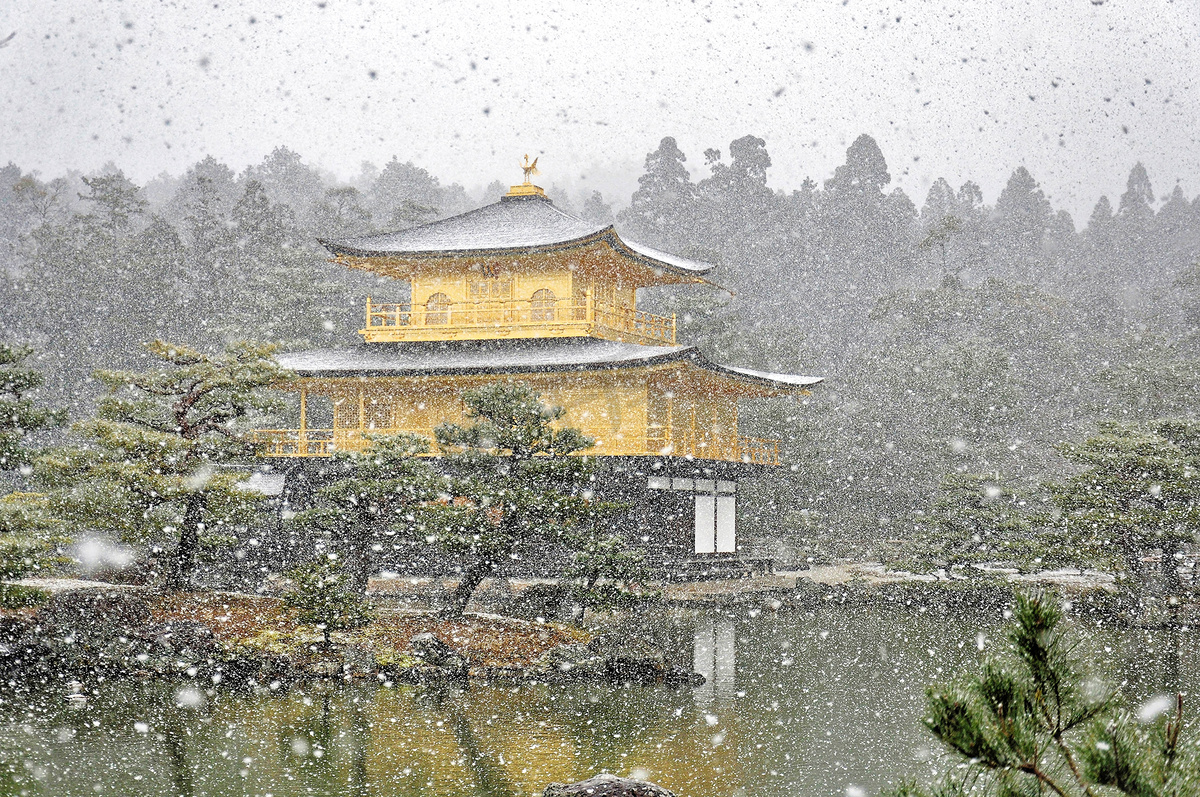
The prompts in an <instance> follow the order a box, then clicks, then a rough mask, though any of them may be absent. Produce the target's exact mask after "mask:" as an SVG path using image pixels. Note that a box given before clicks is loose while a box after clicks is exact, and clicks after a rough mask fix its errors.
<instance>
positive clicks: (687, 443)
mask: <svg viewBox="0 0 1200 797" xmlns="http://www.w3.org/2000/svg"><path fill="white" fill-rule="evenodd" d="M403 431H405V430H401V429H371V430H362V429H357V428H352V429H337V430H334V429H256V430H254V431H253V432H251V433H250V435H251V437H250V439H251V440H252V441H253V442H254V443H256V444H257V445H258V446H259V454H260V455H261V456H264V457H328V456H330V455H331V454H333V452H334V451H359V450H361V449H364V448H366V447H367V446H368V445H370V443H371V437H373V436H378V435H388V434H400V433H401V432H403ZM426 436H432V435H431V434H426ZM587 453H595V454H599V455H601V456H603V455H604V453H605V452H604V451H593V452H587ZM620 453H621V454H622V455H627V456H674V457H686V456H691V457H695V458H696V459H710V460H723V461H726V462H745V463H750V464H755V465H778V464H779V441H778V440H770V439H767V438H763V437H740V436H739V437H720V436H717V435H711V434H690V433H689V434H683V435H678V436H675V437H672V436H671V435H670V433H669V430H668V429H666V428H665V427H662V426H658V425H656V424H652V425H651V426H650V427H649V428H648V429H647V430H646V448H645V450H644V451H621V452H620Z"/></svg>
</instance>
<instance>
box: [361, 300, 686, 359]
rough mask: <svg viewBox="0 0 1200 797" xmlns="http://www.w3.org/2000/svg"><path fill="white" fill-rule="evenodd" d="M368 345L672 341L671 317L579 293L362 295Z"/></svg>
mask: <svg viewBox="0 0 1200 797" xmlns="http://www.w3.org/2000/svg"><path fill="white" fill-rule="evenodd" d="M359 334H360V335H362V336H363V338H364V339H365V340H366V341H367V342H368V343H399V342H413V341H442V340H503V339H513V338H569V337H594V338H603V339H604V340H614V341H621V342H625V343H638V344H643V345H651V346H674V345H675V317H674V316H671V317H670V318H666V317H664V316H658V315H654V314H653V313H646V312H643V311H641V310H636V309H633V308H630V307H619V306H614V305H610V304H606V303H603V302H599V301H596V300H595V298H594V297H593V296H592V295H591V293H590V292H589V293H588V294H586V295H585V296H581V297H575V298H569V299H559V298H557V297H555V295H554V294H553V293H551V292H550V291H538V292H536V293H534V294H533V296H532V298H530V299H509V300H500V301H480V302H452V301H450V299H449V297H447V296H446V295H445V294H434V295H433V296H431V297H430V298H429V300H428V301H427V302H425V303H424V304H418V305H416V306H414V305H412V304H401V303H395V302H389V303H378V302H372V301H371V299H369V298H368V299H367V312H366V326H365V327H364V328H363V329H360V330H359Z"/></svg>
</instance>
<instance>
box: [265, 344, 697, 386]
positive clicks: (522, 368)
mask: <svg viewBox="0 0 1200 797" xmlns="http://www.w3.org/2000/svg"><path fill="white" fill-rule="evenodd" d="M693 352H694V349H693V348H692V347H689V346H680V347H677V348H676V350H674V351H669V352H659V353H656V354H652V355H648V356H645V357H624V358H616V359H595V360H586V361H576V362H561V361H560V362H543V363H538V362H513V363H486V362H485V363H480V364H478V365H449V366H447V365H442V366H439V365H436V364H432V365H429V366H426V367H414V366H392V367H388V366H366V365H364V366H358V367H354V366H346V367H323V368H321V367H313V366H311V365H310V366H308V367H305V365H303V364H301V363H296V362H292V363H289V364H286V365H284V367H286V368H288V370H290V371H292V372H293V373H295V374H296V375H297V376H299V377H302V378H307V379H338V378H348V377H377V378H384V377H417V376H480V375H487V374H546V373H564V372H567V373H577V372H583V371H612V370H617V369H622V368H651V367H654V366H658V365H667V364H670V363H673V362H677V361H679V360H683V359H688V358H689V357H690V356H691V355H692V354H693ZM294 359H295V358H294ZM286 361H287V356H286V355H284V356H283V357H281V358H280V363H281V364H284V363H286Z"/></svg>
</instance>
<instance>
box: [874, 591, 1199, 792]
mask: <svg viewBox="0 0 1200 797" xmlns="http://www.w3.org/2000/svg"><path fill="white" fill-rule="evenodd" d="M1008 639H1009V641H1010V643H1011V646H1012V649H1011V655H1010V656H1009V657H1007V658H1005V659H993V660H990V661H988V662H986V663H985V664H984V665H983V666H982V668H981V670H980V673H979V674H978V675H976V676H973V677H971V678H969V679H967V680H965V681H962V682H959V683H956V684H952V685H949V686H934V687H930V689H929V690H928V692H927V704H928V711H929V716H928V717H927V718H926V720H925V724H926V725H927V726H928V728H929V729H930V731H932V732H933V735H934V736H936V737H937V738H938V740H939V741H941V742H942V744H943V745H945V747H946V748H947V749H948V750H949V751H950V752H951V753H952V754H953V755H954V756H955V757H957V758H960V759H961V761H962V766H960V767H959V768H956V769H954V770H952V773H953V774H952V775H951V776H949V777H947V779H946V780H945V781H944V782H943V783H942V784H941V785H940V786H938V787H936V788H934V789H933V790H932V791H926V790H925V789H922V788H919V787H917V786H915V785H913V784H905V785H903V786H901V787H900V788H899V789H897V790H895V791H894V792H893V794H894V795H895V797H927V796H929V795H935V796H936V797H950V796H951V795H984V794H988V795H991V794H995V795H1001V796H1002V797H1018V795H1045V794H1056V795H1059V796H1060V797H1075V796H1076V795H1084V796H1086V797H1101V795H1109V794H1122V795H1136V796H1137V797H1174V796H1175V795H1185V794H1195V793H1196V792H1197V789H1198V788H1200V769H1198V765H1197V756H1196V749H1195V748H1196V745H1195V744H1194V743H1193V742H1191V741H1190V740H1185V739H1184V738H1183V735H1182V733H1181V730H1182V729H1183V698H1182V696H1178V697H1177V698H1176V700H1175V701H1174V703H1173V710H1167V711H1163V712H1161V713H1159V714H1158V716H1155V717H1150V716H1142V717H1140V719H1141V720H1142V721H1139V717H1136V716H1134V715H1133V714H1132V713H1130V712H1129V711H1128V710H1127V709H1125V708H1124V707H1123V706H1122V703H1121V699H1120V696H1119V695H1118V694H1117V693H1116V692H1114V691H1112V690H1111V689H1108V688H1106V687H1103V686H1101V685H1098V683H1097V682H1096V681H1094V680H1093V679H1090V678H1089V677H1088V676H1087V675H1086V673H1085V672H1084V670H1083V669H1082V667H1081V665H1080V664H1079V662H1078V661H1077V660H1076V659H1075V658H1074V656H1073V650H1074V645H1073V643H1072V642H1071V641H1070V640H1069V639H1068V635H1067V632H1066V631H1065V629H1064V628H1063V616H1062V612H1061V611H1060V610H1059V608H1058V607H1057V606H1056V605H1055V603H1054V601H1053V600H1052V599H1051V598H1049V597H1048V596H1045V595H1035V596H1018V598H1017V605H1016V609H1015V611H1014V614H1013V624H1012V627H1011V628H1010V629H1009V633H1008ZM1142 713H1143V714H1146V712H1142Z"/></svg>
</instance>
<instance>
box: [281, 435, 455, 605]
mask: <svg viewBox="0 0 1200 797" xmlns="http://www.w3.org/2000/svg"><path fill="white" fill-rule="evenodd" d="M428 452H429V442H428V441H427V440H425V439H423V438H419V437H414V436H411V435H396V436H393V437H381V438H378V439H376V440H373V441H372V443H371V445H370V447H369V448H367V449H366V450H364V451H339V452H337V453H335V454H334V455H333V458H332V461H331V462H330V463H329V467H328V470H327V476H326V479H327V481H326V483H325V484H324V485H323V486H322V487H320V488H319V489H318V490H317V492H316V495H315V500H314V505H313V506H312V507H311V508H309V509H306V510H304V511H303V512H299V513H297V515H296V516H295V522H296V523H297V524H298V525H300V526H301V527H303V528H308V529H311V530H313V531H317V532H320V533H323V534H327V535H329V537H330V538H331V540H332V541H333V546H334V549H335V550H336V551H338V552H339V555H340V557H341V560H342V562H343V563H344V565H345V573H346V578H347V579H348V588H349V589H352V590H354V591H355V592H356V593H358V594H359V595H366V591H367V582H368V579H369V577H370V575H371V572H372V570H373V569H374V565H375V560H376V559H377V556H376V555H375V553H374V552H375V551H376V550H379V551H383V550H386V549H388V548H391V549H392V550H393V551H395V550H397V549H401V548H405V549H406V548H407V547H408V546H407V545H404V543H407V542H409V541H411V540H413V539H415V538H416V537H417V536H423V535H417V534H416V530H417V529H418V528H419V527H420V521H421V518H422V517H423V515H424V514H425V513H426V512H427V511H428V510H427V509H426V506H427V505H428V504H429V503H430V502H432V501H435V500H436V499H437V497H438V495H439V493H440V491H441V489H443V486H442V484H441V480H440V477H439V476H438V474H437V473H435V472H434V470H433V469H432V468H431V467H430V466H429V464H428V462H427V461H426V460H422V459H418V457H419V456H420V455H422V454H426V453H428Z"/></svg>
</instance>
